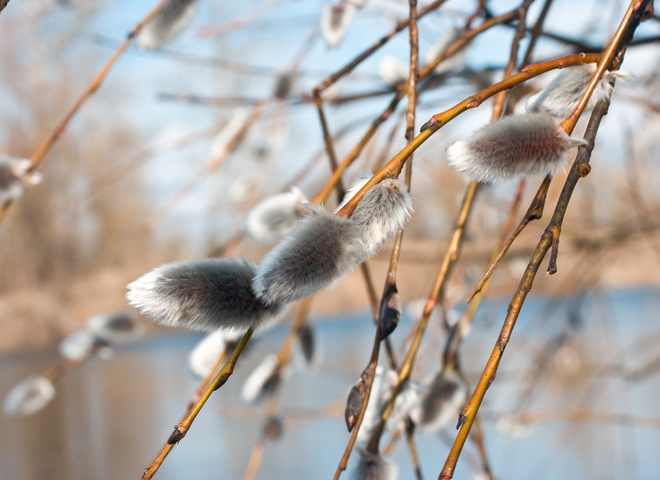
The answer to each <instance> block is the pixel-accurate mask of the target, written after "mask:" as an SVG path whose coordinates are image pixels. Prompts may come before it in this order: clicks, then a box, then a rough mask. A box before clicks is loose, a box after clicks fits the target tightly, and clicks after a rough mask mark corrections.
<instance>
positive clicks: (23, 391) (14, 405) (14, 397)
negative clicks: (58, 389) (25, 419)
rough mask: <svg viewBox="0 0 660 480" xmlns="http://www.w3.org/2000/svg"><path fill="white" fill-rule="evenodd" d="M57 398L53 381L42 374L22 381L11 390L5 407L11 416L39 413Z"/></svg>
mask: <svg viewBox="0 0 660 480" xmlns="http://www.w3.org/2000/svg"><path fill="white" fill-rule="evenodd" d="M53 398H55V387H54V386H53V382H52V381H50V380H49V379H48V378H46V377H43V376H41V375H32V376H31V377H29V378H26V379H25V380H22V381H20V382H19V383H17V384H16V385H14V387H13V388H12V389H11V390H10V391H9V393H8V394H7V397H6V398H5V403H4V405H3V409H4V411H5V413H6V414H7V415H9V416H10V417H22V416H27V415H32V414H34V413H37V412H38V411H39V410H41V409H43V408H44V407H45V406H46V405H48V404H49V403H50V402H51V401H52V400H53Z"/></svg>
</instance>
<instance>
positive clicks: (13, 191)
mask: <svg viewBox="0 0 660 480" xmlns="http://www.w3.org/2000/svg"><path fill="white" fill-rule="evenodd" d="M30 165H31V162H30V160H27V159H19V158H12V157H10V156H9V155H5V154H0V207H1V206H2V205H4V204H5V203H8V202H11V201H13V200H16V199H17V198H19V197H20V196H21V195H23V191H24V190H25V186H26V185H35V184H37V183H39V182H40V181H41V174H39V173H36V172H28V169H29V167H30Z"/></svg>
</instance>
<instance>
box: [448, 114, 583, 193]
mask: <svg viewBox="0 0 660 480" xmlns="http://www.w3.org/2000/svg"><path fill="white" fill-rule="evenodd" d="M582 144H585V142H584V141H583V140H582V139H579V138H575V137H569V136H568V135H566V133H565V132H564V131H563V130H561V129H560V128H559V126H558V125H557V124H556V123H555V120H554V119H553V118H552V116H551V115H550V114H549V113H547V112H533V113H525V114H520V115H511V116H509V117H504V118H502V119H500V120H497V121H495V122H492V123H489V124H488V125H486V126H484V127H483V128H481V129H480V130H479V131H477V132H476V133H475V134H474V135H473V136H472V138H470V139H469V140H467V141H464V142H463V141H461V142H456V143H454V144H453V145H451V146H450V147H449V148H448V149H447V161H448V162H449V164H450V165H451V166H452V167H454V169H455V170H456V171H457V172H460V173H464V174H465V175H467V176H468V177H470V178H473V179H475V180H478V181H480V182H496V181H501V180H509V179H512V178H516V177H518V176H520V175H553V174H554V173H555V172H556V171H557V170H559V169H561V168H562V167H563V166H564V164H565V159H566V154H567V152H568V150H569V149H571V148H573V147H576V146H579V145H582Z"/></svg>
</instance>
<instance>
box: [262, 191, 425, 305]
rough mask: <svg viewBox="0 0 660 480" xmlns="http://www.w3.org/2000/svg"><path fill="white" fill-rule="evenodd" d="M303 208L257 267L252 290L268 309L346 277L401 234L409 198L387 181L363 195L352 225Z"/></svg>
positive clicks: (319, 289) (308, 294)
mask: <svg viewBox="0 0 660 480" xmlns="http://www.w3.org/2000/svg"><path fill="white" fill-rule="evenodd" d="M352 190H353V189H352ZM358 190H359V189H358ZM356 191H357V190H356ZM347 197H348V194H347ZM307 207H308V209H309V210H310V212H311V214H310V215H308V216H307V217H305V218H304V219H303V220H301V221H300V223H299V224H298V226H297V227H296V228H295V229H294V230H293V231H292V232H291V233H290V234H289V235H288V236H286V237H285V238H284V239H282V241H281V242H280V243H279V244H277V245H276V246H275V248H273V249H272V250H271V251H270V252H269V253H268V254H266V256H265V257H264V258H263V260H262V261H261V264H260V265H259V266H258V267H257V271H256V274H255V277H254V281H253V282H252V288H253V289H254V292H255V294H256V295H257V297H259V298H260V299H261V300H263V301H264V302H265V303H267V304H270V303H273V302H275V303H278V302H279V303H282V304H287V303H291V302H295V301H298V300H302V299H303V298H307V297H310V296H312V295H314V294H316V293H319V292H320V291H322V290H324V289H325V288H328V287H330V286H332V285H334V284H335V283H337V282H338V281H339V280H340V279H341V278H342V277H344V276H345V275H348V274H349V273H350V272H352V271H353V269H354V268H355V267H357V266H358V265H359V264H360V263H362V262H364V261H365V260H367V259H368V258H370V257H371V256H373V255H374V254H375V253H376V252H378V250H379V249H380V248H381V247H382V245H383V244H384V243H385V242H386V241H387V240H389V239H390V238H391V237H392V235H394V234H396V233H397V232H398V231H399V230H401V228H403V226H404V225H405V223H406V222H407V221H408V219H409V218H410V214H411V212H412V196H411V195H410V194H409V193H408V192H407V191H406V188H405V184H404V183H403V182H400V181H398V180H395V179H386V180H384V181H382V182H381V183H379V184H378V185H375V186H374V187H372V188H371V189H370V190H369V191H368V192H367V193H366V194H365V196H364V198H363V199H362V201H361V202H360V203H359V204H358V206H357V207H356V209H355V211H354V212H353V215H352V217H351V218H350V219H347V218H343V217H338V216H336V215H332V214H330V213H327V212H325V211H324V210H323V209H321V208H318V207H312V206H307Z"/></svg>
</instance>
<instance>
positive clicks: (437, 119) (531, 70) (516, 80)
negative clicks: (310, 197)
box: [329, 17, 600, 216]
mask: <svg viewBox="0 0 660 480" xmlns="http://www.w3.org/2000/svg"><path fill="white" fill-rule="evenodd" d="M498 18H499V17H498ZM598 58H600V55H598V54H576V55H567V56H565V57H560V58H556V59H553V60H548V61H547V62H543V63H538V64H536V65H528V66H526V67H525V68H523V69H522V71H521V72H520V73H518V74H516V75H512V76H510V77H509V78H507V79H506V80H502V81H501V82H498V83H496V84H494V85H491V86H490V87H488V88H485V89H483V90H481V91H480V92H479V93H476V94H475V95H472V96H471V97H468V98H466V99H465V100H463V101H462V102H461V103H459V104H457V105H455V106H454V107H452V108H450V109H449V110H446V111H444V112H442V113H438V114H437V115H434V116H433V117H431V119H430V120H429V121H428V122H426V123H425V124H424V125H423V126H422V131H421V133H420V134H419V135H417V137H415V138H414V139H413V140H412V142H410V143H409V144H408V145H406V147H404V148H403V150H401V151H400V152H399V153H398V154H396V155H395V156H394V157H393V158H392V159H391V160H390V161H389V162H388V163H387V165H385V166H384V167H383V168H382V169H381V170H380V171H379V172H378V173H376V174H375V175H374V176H373V177H372V178H371V179H370V180H369V181H368V182H367V183H366V185H365V186H364V187H362V189H361V190H360V191H359V192H358V193H356V194H355V196H354V197H353V198H352V199H351V201H350V202H348V203H347V204H346V205H345V206H344V207H343V208H342V209H341V210H340V211H339V212H338V215H342V216H350V215H351V214H352V213H353V210H355V207H356V206H357V204H358V203H359V202H360V201H361V200H362V197H363V196H364V194H365V193H366V192H367V191H368V190H369V189H370V188H371V187H373V186H374V185H375V184H377V183H379V182H380V181H382V180H383V179H384V178H386V177H394V176H397V175H398V172H400V171H401V169H402V168H403V164H404V163H405V160H406V159H407V158H408V157H409V156H410V154H411V153H412V152H414V151H415V150H417V148H419V146H420V145H422V144H423V143H424V142H425V141H426V140H428V138H429V137H430V136H431V135H433V134H434V133H435V132H437V131H438V130H439V129H440V128H441V127H442V126H444V125H445V124H447V123H449V122H450V121H451V120H453V119H454V118H456V117H457V116H458V115H460V114H461V113H463V112H465V111H466V110H469V109H471V108H476V107H478V106H479V105H481V104H482V103H483V102H484V101H485V100H487V99H488V98H490V97H492V96H493V95H495V94H496V93H499V92H501V91H502V90H507V89H509V88H512V87H514V86H516V85H518V84H520V83H522V82H524V81H527V80H529V79H531V78H534V77H537V76H539V75H541V74H543V73H546V72H549V71H551V70H554V69H556V68H563V67H567V66H571V65H576V64H578V63H588V62H594V61H596V60H597V59H598ZM421 75H422V73H421V72H420V77H421ZM339 168H340V169H341V168H342V165H340V166H339ZM329 183H330V182H329Z"/></svg>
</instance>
